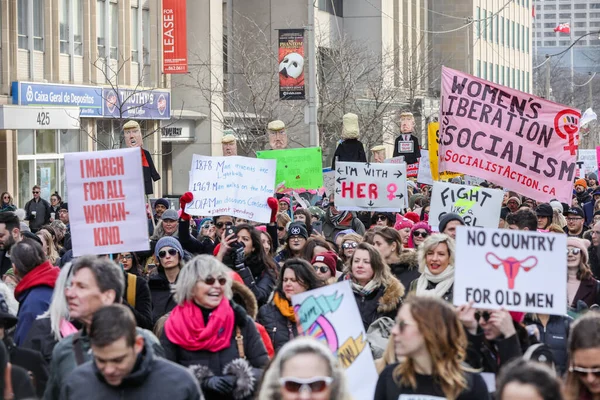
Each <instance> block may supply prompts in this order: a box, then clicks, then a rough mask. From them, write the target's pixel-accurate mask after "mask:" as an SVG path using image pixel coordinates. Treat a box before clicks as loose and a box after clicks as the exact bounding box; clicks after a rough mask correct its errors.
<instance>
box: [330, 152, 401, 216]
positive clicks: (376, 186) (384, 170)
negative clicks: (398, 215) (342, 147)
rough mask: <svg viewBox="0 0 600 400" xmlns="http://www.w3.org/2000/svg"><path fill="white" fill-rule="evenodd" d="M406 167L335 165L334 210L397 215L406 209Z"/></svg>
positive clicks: (376, 164)
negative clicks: (396, 212)
mask: <svg viewBox="0 0 600 400" xmlns="http://www.w3.org/2000/svg"><path fill="white" fill-rule="evenodd" d="M406 204H407V193H406V164H404V163H402V164H386V163H375V164H373V163H356V162H343V161H338V162H337V163H336V164H335V206H336V208H337V209H338V210H343V211H345V210H348V211H364V210H369V211H390V212H394V211H400V210H402V209H404V208H406V207H407V206H406Z"/></svg>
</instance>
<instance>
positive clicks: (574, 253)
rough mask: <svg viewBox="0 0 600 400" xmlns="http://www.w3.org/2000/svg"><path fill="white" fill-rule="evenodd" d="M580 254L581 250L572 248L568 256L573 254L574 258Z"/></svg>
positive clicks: (568, 250) (568, 251)
mask: <svg viewBox="0 0 600 400" xmlns="http://www.w3.org/2000/svg"><path fill="white" fill-rule="evenodd" d="M579 253H581V249H579V248H577V247H572V248H570V249H567V255H569V254H573V255H574V256H576V255H577V254H579Z"/></svg>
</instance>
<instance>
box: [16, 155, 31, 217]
mask: <svg viewBox="0 0 600 400" xmlns="http://www.w3.org/2000/svg"><path fill="white" fill-rule="evenodd" d="M33 164H34V161H33V160H19V161H18V162H17V168H18V171H17V174H18V175H19V203H20V204H19V205H20V206H21V207H25V203H27V202H28V201H29V200H30V199H31V197H32V195H31V188H32V187H33V185H35V177H34V176H33V168H34V166H33Z"/></svg>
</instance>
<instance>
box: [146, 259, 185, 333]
mask: <svg viewBox="0 0 600 400" xmlns="http://www.w3.org/2000/svg"><path fill="white" fill-rule="evenodd" d="M177 278H179V275H177ZM175 283H177V279H175ZM148 287H149V288H150V296H151V298H152V325H154V324H156V321H158V319H159V318H160V317H162V316H163V315H165V314H167V313H170V312H171V310H172V309H173V308H175V306H176V305H177V303H176V302H175V299H174V298H173V292H172V290H171V283H170V282H169V280H168V279H167V276H166V275H165V270H164V269H163V267H158V268H157V273H156V274H154V275H150V279H149V280H148Z"/></svg>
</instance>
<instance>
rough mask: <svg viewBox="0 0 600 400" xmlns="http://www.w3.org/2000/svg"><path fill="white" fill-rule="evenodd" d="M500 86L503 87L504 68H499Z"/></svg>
mask: <svg viewBox="0 0 600 400" xmlns="http://www.w3.org/2000/svg"><path fill="white" fill-rule="evenodd" d="M498 83H500V84H501V85H504V67H502V66H501V67H500V80H499V82H498Z"/></svg>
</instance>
